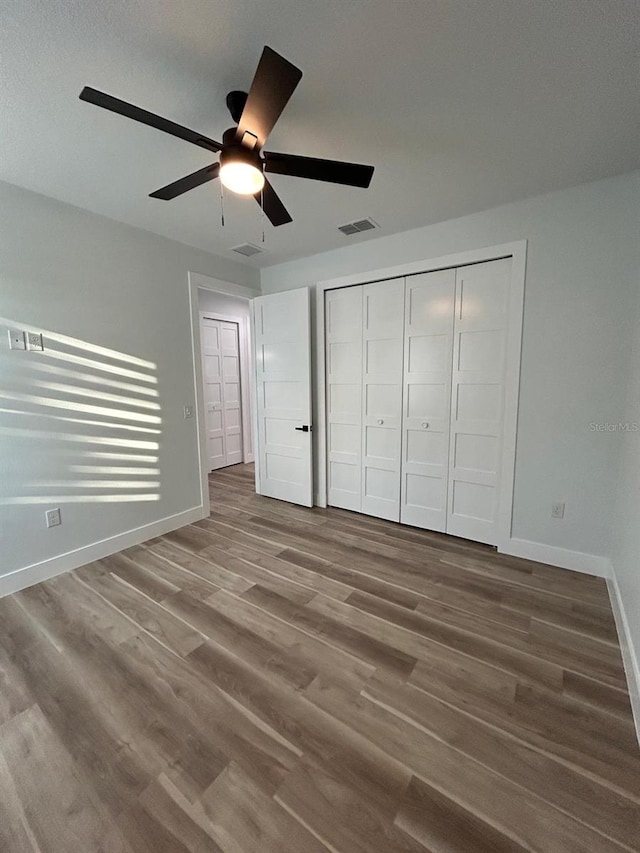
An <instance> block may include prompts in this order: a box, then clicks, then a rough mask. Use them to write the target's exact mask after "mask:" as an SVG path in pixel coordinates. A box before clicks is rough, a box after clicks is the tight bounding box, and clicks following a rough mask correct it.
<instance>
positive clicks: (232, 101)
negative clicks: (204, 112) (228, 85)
mask: <svg viewBox="0 0 640 853" xmlns="http://www.w3.org/2000/svg"><path fill="white" fill-rule="evenodd" d="M247 97H248V94H247V92H239V91H237V90H235V91H233V92H229V94H228V95H227V109H228V110H229V112H230V113H231V118H232V119H233V120H234V121H235V123H236V124H238V122H239V121H240V118H241V116H242V112H243V110H244V105H245V104H246V103H247Z"/></svg>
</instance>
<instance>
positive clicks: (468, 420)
mask: <svg viewBox="0 0 640 853" xmlns="http://www.w3.org/2000/svg"><path fill="white" fill-rule="evenodd" d="M510 277H511V259H510V258H506V259H504V260H500V261H490V262H488V263H483V264H475V265H473V266H468V267H460V268H459V269H458V270H457V271H456V297H455V321H454V348H453V376H452V395H451V433H450V450H449V497H448V517H447V533H450V534H452V535H453V536H462V537H464V538H466V539H474V540H476V541H477V542H486V543H488V544H491V545H496V544H498V536H497V532H496V523H497V519H498V509H499V507H498V496H499V482H500V460H501V455H502V431H503V421H504V390H505V389H504V386H505V360H506V359H505V355H506V343H507V327H508V312H509V290H510Z"/></svg>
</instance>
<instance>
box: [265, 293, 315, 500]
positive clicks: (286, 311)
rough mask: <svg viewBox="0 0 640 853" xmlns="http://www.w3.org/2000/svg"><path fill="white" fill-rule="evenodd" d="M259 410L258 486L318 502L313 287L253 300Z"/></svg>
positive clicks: (287, 496)
mask: <svg viewBox="0 0 640 853" xmlns="http://www.w3.org/2000/svg"><path fill="white" fill-rule="evenodd" d="M252 305H253V317H254V341H255V361H256V397H257V415H258V435H257V438H258V441H257V444H258V446H257V453H256V462H257V471H256V490H257V491H258V493H259V494H261V495H265V496H266V497H270V498H279V499H280V500H283V501H290V502H291V503H295V504H300V505H301V506H313V473H312V470H313V469H312V442H311V341H310V328H309V326H310V323H309V288H308V287H303V288H300V289H298V290H288V291H285V292H284V293H274V294H271V295H269V296H259V297H258V298H256V299H254V300H253V302H252Z"/></svg>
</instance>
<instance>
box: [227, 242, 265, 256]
mask: <svg viewBox="0 0 640 853" xmlns="http://www.w3.org/2000/svg"><path fill="white" fill-rule="evenodd" d="M231 251H232V252H237V253H238V254H239V255H244V256H245V258H250V257H251V255H259V254H261V253H262V252H264V249H261V248H260V247H259V246H254V245H253V243H241V244H240V245H239V246H234V247H233V248H232V249H231Z"/></svg>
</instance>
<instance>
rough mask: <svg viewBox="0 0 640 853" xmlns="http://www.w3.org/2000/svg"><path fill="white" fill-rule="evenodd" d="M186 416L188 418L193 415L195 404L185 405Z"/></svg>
mask: <svg viewBox="0 0 640 853" xmlns="http://www.w3.org/2000/svg"><path fill="white" fill-rule="evenodd" d="M184 417H185V420H186V419H187V418H192V417H193V406H185V407H184Z"/></svg>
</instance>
